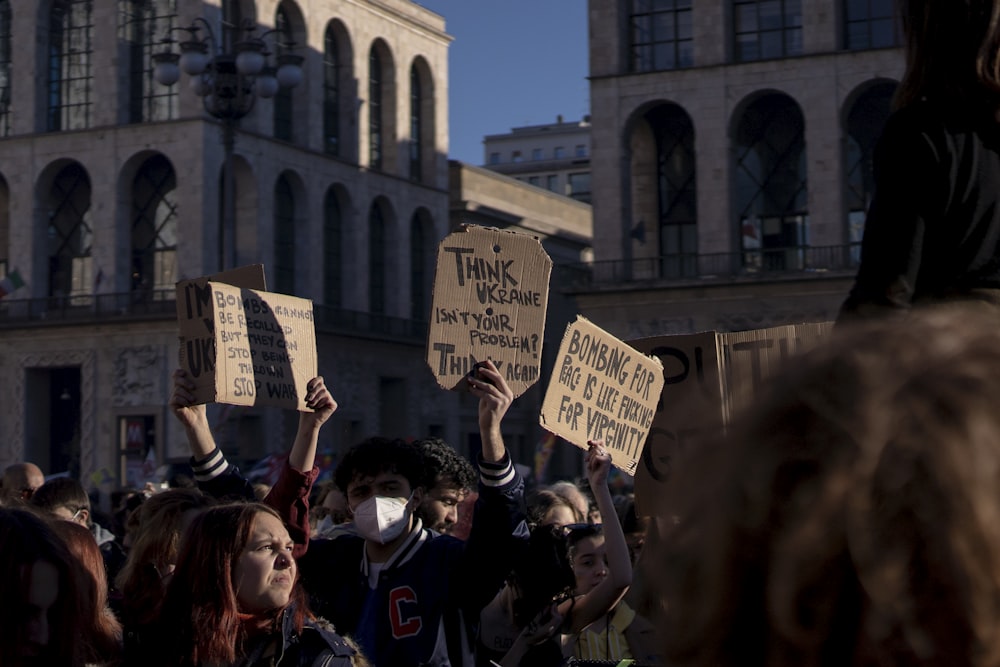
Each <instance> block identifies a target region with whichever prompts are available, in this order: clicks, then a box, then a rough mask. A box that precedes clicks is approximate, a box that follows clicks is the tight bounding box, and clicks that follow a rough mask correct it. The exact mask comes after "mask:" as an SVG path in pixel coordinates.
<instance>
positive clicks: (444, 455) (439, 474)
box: [413, 438, 479, 491]
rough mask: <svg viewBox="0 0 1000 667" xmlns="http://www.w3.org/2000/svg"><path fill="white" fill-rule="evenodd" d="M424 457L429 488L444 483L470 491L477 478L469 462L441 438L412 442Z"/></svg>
mask: <svg viewBox="0 0 1000 667" xmlns="http://www.w3.org/2000/svg"><path fill="white" fill-rule="evenodd" d="M413 444H415V445H416V446H417V447H418V448H419V449H420V453H421V454H423V457H424V467H425V468H426V469H427V478H428V479H427V481H428V484H429V485H430V486H435V485H436V484H439V483H441V482H444V483H445V484H447V485H448V486H455V487H458V488H459V489H461V490H463V491H471V490H472V489H473V488H475V486H476V482H477V481H478V479H479V477H478V475H476V471H475V469H474V468H473V467H472V464H471V463H469V461H468V460H467V459H466V458H465V457H464V456H462V455H461V454H459V453H458V452H457V451H455V448H454V447H452V446H451V445H449V444H448V443H447V442H445V441H444V440H442V439H441V438H421V439H420V440H416V441H414V443H413Z"/></svg>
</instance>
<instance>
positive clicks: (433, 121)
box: [0, 0, 536, 488]
mask: <svg viewBox="0 0 1000 667" xmlns="http://www.w3.org/2000/svg"><path fill="white" fill-rule="evenodd" d="M195 22H197V26H198V27H199V28H200V29H199V30H198V31H197V32H196V33H190V32H185V31H184V30H178V29H182V28H185V27H187V26H191V25H192V24H193V23H195ZM247 28H252V29H253V30H250V31H247V30H246V29H247ZM265 31H272V32H270V33H267V34H265ZM209 33H211V35H212V41H211V43H209V44H208V48H209V52H210V53H209V55H211V53H216V52H217V50H224V51H226V52H228V53H232V52H233V50H234V49H239V48H241V46H240V43H241V42H243V41H247V39H248V38H252V37H262V38H263V40H264V42H265V44H266V45H267V47H268V51H271V52H274V53H273V55H271V56H270V58H271V63H272V64H281V63H283V62H286V61H288V60H289V58H288V56H292V58H291V59H293V60H294V56H295V55H298V56H301V57H302V58H303V60H302V64H301V67H302V71H303V77H302V81H301V83H300V84H299V85H298V86H296V87H294V88H292V89H290V90H286V89H283V90H279V91H277V94H276V95H274V96H273V97H267V98H265V97H264V95H263V94H261V95H258V96H257V97H258V99H257V100H256V104H255V105H254V106H253V108H252V110H250V111H249V113H248V114H247V115H246V116H245V117H243V118H242V119H241V120H239V121H238V122H236V121H234V122H235V127H234V132H233V135H234V144H233V148H232V155H231V157H232V161H231V165H232V168H231V170H230V171H228V172H227V171H226V168H225V167H226V164H227V159H226V156H227V151H226V149H225V144H224V141H223V138H224V137H225V128H226V122H225V121H220V120H218V119H216V117H215V116H213V115H212V114H210V113H209V112H207V111H206V109H207V107H205V106H203V100H202V99H201V98H200V97H199V96H198V95H197V94H196V93H198V92H201V93H204V92H206V91H207V90H208V89H207V88H206V82H205V81H203V80H201V79H200V78H198V77H193V76H189V75H186V74H183V75H181V79H180V81H179V82H178V83H176V84H175V85H173V86H169V87H168V86H163V85H161V84H160V83H158V82H157V81H155V80H154V77H153V71H154V67H153V65H154V60H153V55H154V54H155V53H157V52H161V51H163V49H164V48H169V49H172V50H173V51H175V52H177V50H178V48H179V47H178V45H177V44H176V43H170V42H167V43H164V42H162V41H161V40H162V39H163V38H164V37H171V38H173V39H175V40H178V41H191V40H192V39H198V40H204V39H205V38H206V37H207V36H208V35H209ZM450 39H451V38H450V37H449V36H448V35H447V34H446V32H445V22H444V19H443V18H442V17H441V16H438V15H437V14H434V13H433V12H430V11H428V10H427V9H425V8H423V7H421V6H419V5H417V4H415V3H413V2H410V1H408V0H365V1H361V2H352V3H342V2H334V1H333V0H256V2H255V1H254V0H39V1H38V2H21V1H20V0H0V268H2V269H3V271H0V273H6V272H7V271H11V270H14V269H16V270H17V271H18V272H19V274H20V275H21V276H23V277H24V279H25V281H26V282H27V285H26V286H25V287H22V288H20V289H19V290H18V291H16V292H14V293H13V294H11V295H9V296H7V297H6V298H4V299H2V300H0V340H2V341H3V345H2V346H0V371H2V373H3V375H4V377H6V378H7V381H6V382H5V383H4V384H3V387H2V388H0V467H3V466H5V465H7V464H9V463H10V462H13V461H17V460H22V459H28V460H32V461H35V462H37V463H39V465H41V467H42V469H43V470H44V471H45V472H47V473H55V472H59V471H62V470H70V471H71V472H74V473H79V474H80V475H81V477H82V478H83V479H84V481H85V483H86V482H87V480H92V481H96V480H98V479H106V480H107V482H106V483H107V484H108V485H109V487H108V488H110V486H113V485H115V484H117V483H127V482H130V481H135V480H136V479H139V478H141V477H142V476H143V475H144V474H146V473H148V471H149V469H150V468H152V467H155V466H156V465H158V464H162V463H164V462H168V461H174V460H178V459H183V458H185V457H186V446H185V444H184V439H183V433H182V432H181V431H180V429H179V428H178V426H177V424H176V423H175V420H174V419H173V417H172V416H171V415H170V413H169V410H168V408H167V407H166V403H167V400H168V395H169V392H170V389H171V373H172V371H173V369H174V368H175V366H176V364H177V328H176V319H175V303H174V296H173V285H174V283H175V281H176V280H179V279H181V278H188V277H195V276H200V275H206V274H210V273H214V272H216V271H218V270H219V269H220V268H230V267H232V266H239V265H243V264H251V263H263V264H264V266H265V269H266V273H267V278H268V288H269V289H271V290H272V291H276V292H283V293H290V294H296V295H298V296H302V297H306V298H310V299H312V300H313V301H314V303H315V317H316V329H317V339H318V346H319V370H320V373H321V374H322V375H324V376H325V377H326V379H327V382H328V385H329V386H330V387H331V390H332V392H333V394H334V396H335V397H336V398H337V399H338V401H339V403H340V405H341V407H340V410H338V412H337V413H336V415H335V416H334V419H333V422H334V423H333V424H332V425H328V426H327V427H325V429H324V432H323V436H322V437H323V439H322V441H321V443H320V447H321V450H325V451H328V452H330V453H331V454H332V456H333V457H334V458H335V456H336V453H337V452H338V451H339V448H340V447H342V446H344V445H346V444H350V443H353V442H355V441H357V440H358V439H360V438H361V437H364V436H367V435H371V434H375V433H381V434H385V435H398V436H404V437H406V436H420V435H425V434H431V435H439V436H443V437H445V438H446V439H448V440H449V441H451V442H453V443H456V445H458V446H460V447H461V446H462V445H461V443H464V442H469V441H472V440H474V438H475V436H476V434H477V432H478V427H477V422H476V412H475V406H472V408H471V409H467V408H466V409H463V408H462V407H461V405H460V403H459V398H458V397H457V396H455V395H453V394H450V393H448V392H444V391H442V390H440V389H438V387H437V385H436V384H435V382H434V380H433V377H432V375H431V374H430V371H429V370H428V368H427V366H426V364H425V361H424V345H425V338H426V319H427V311H428V309H429V305H430V282H431V279H432V274H433V262H434V255H435V250H436V246H437V242H438V240H440V239H441V238H442V237H443V236H444V235H445V234H446V233H447V231H448V225H449V221H448V192H447V188H448V164H447V151H448V145H447V136H448V108H447V91H448V70H447V54H448V45H449V42H450ZM275 58H278V59H279V60H278V61H277V62H275ZM281 59H284V60H281ZM224 71H225V70H224V67H221V66H220V67H219V69H218V70H217V72H218V73H219V74H218V75H219V76H220V77H221V76H222V75H223V72H224ZM281 77H282V74H281V72H279V73H278V78H279V79H280V78H281ZM220 85H221V84H220ZM259 85H261V86H263V84H259ZM198 88H201V90H197V89H198ZM219 90H222V89H221V88H220V89H217V92H218V91H219ZM229 90H230V91H232V90H233V88H230V89H229ZM262 91H264V88H260V89H259V90H258V91H257V92H262ZM218 96H219V100H218V101H221V102H225V103H228V102H230V100H227V98H226V97H225V95H224V94H222V93H218ZM209 97H210V98H211V95H209ZM209 101H211V100H209ZM226 173H231V174H232V177H233V180H232V181H231V182H232V183H233V184H234V188H235V192H234V197H233V202H234V204H233V208H232V209H231V210H232V215H231V217H228V218H227V215H226V211H225V209H226V197H225V196H224V193H225V192H226V184H227V179H226V178H225V174H226ZM227 219H228V220H229V221H230V225H231V226H229V227H226V226H225V225H224V224H223V223H224V222H225V221H226V220H227ZM515 412H516V411H515ZM210 419H211V420H212V422H213V424H214V425H215V431H216V435H217V438H218V439H219V441H220V445H221V446H222V447H223V448H224V449H225V450H226V451H228V452H229V453H230V454H231V455H232V457H233V458H234V459H236V460H237V461H244V462H249V461H254V460H257V459H260V458H262V457H264V456H265V455H267V454H271V453H274V452H279V451H282V450H284V449H287V447H288V446H289V445H290V443H291V440H292V435H293V434H294V430H295V425H296V422H297V416H296V415H295V414H294V413H286V414H283V413H281V412H278V411H274V410H264V409H256V408H229V407H224V406H212V407H211V408H210ZM535 421H536V419H535V417H534V415H527V414H521V413H518V414H514V415H512V416H511V418H510V420H509V423H508V427H509V428H508V432H509V433H510V434H511V436H510V438H511V445H512V448H516V447H517V446H518V445H522V444H524V443H526V442H528V440H529V439H530V438H533V437H534V429H535V428H536V427H535V423H534V422H535ZM526 446H527V445H526ZM515 453H516V449H515Z"/></svg>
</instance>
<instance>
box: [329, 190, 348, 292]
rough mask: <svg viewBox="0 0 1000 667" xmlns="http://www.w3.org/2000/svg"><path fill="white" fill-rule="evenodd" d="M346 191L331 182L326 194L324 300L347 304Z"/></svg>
mask: <svg viewBox="0 0 1000 667" xmlns="http://www.w3.org/2000/svg"><path fill="white" fill-rule="evenodd" d="M347 204H348V199H347V191H346V189H345V188H344V187H343V186H337V185H331V186H330V187H329V188H328V189H327V191H326V196H325V197H324V198H323V303H324V304H326V305H328V306H334V307H337V308H339V307H342V306H343V305H344V245H345V240H346V237H345V232H346V230H345V218H344V215H345V212H346V211H347V210H348V205H347Z"/></svg>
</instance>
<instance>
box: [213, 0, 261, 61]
mask: <svg viewBox="0 0 1000 667" xmlns="http://www.w3.org/2000/svg"><path fill="white" fill-rule="evenodd" d="M221 19H222V21H221V24H220V25H218V26H217V28H218V30H217V32H216V35H218V36H219V38H220V39H221V40H222V44H223V48H224V49H225V50H226V52H227V53H234V52H235V48H236V44H237V43H239V42H240V41H241V40H243V39H244V37H245V34H246V33H244V31H243V30H244V28H245V27H246V26H256V25H257V6H256V4H255V3H254V0H222V16H221Z"/></svg>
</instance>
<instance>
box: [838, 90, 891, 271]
mask: <svg viewBox="0 0 1000 667" xmlns="http://www.w3.org/2000/svg"><path fill="white" fill-rule="evenodd" d="M896 86H897V84H896V82H894V81H885V80H882V81H877V82H870V83H868V84H866V85H865V86H864V87H863V88H862V89H861V90H859V91H856V92H855V94H854V95H852V96H851V97H850V98H849V99H848V102H847V104H846V105H845V112H844V114H843V119H844V120H843V122H844V137H845V144H844V159H843V165H844V176H843V178H844V194H845V200H846V206H845V207H844V210H845V211H846V214H847V219H846V220H845V224H846V230H845V237H846V240H847V242H848V243H849V244H850V245H851V259H852V261H853V262H855V263H857V262H859V261H860V260H861V238H862V236H863V235H864V231H865V216H866V215H867V213H868V205H869V204H871V200H872V195H873V194H874V192H875V174H874V171H873V169H872V155H873V154H874V152H875V144H876V142H877V141H878V138H879V136H880V135H881V134H882V129H883V128H884V127H885V122H886V121H887V120H888V119H889V114H890V113H891V110H892V109H891V107H892V96H893V95H894V94H895V92H896Z"/></svg>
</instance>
